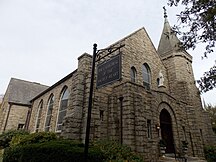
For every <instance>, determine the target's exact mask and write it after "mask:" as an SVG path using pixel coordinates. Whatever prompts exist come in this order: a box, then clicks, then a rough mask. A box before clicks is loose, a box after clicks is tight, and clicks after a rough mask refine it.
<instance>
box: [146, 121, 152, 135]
mask: <svg viewBox="0 0 216 162" xmlns="http://www.w3.org/2000/svg"><path fill="white" fill-rule="evenodd" d="M147 137H148V138H152V130H151V120H147Z"/></svg>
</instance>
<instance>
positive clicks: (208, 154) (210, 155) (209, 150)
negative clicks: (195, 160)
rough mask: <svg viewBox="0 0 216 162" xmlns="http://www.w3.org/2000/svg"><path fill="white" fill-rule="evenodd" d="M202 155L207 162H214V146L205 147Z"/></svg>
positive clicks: (215, 158)
mask: <svg viewBox="0 0 216 162" xmlns="http://www.w3.org/2000/svg"><path fill="white" fill-rule="evenodd" d="M204 153H205V158H206V160H207V161H208V162H216V146H205V148H204Z"/></svg>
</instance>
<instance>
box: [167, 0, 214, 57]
mask: <svg viewBox="0 0 216 162" xmlns="http://www.w3.org/2000/svg"><path fill="white" fill-rule="evenodd" d="M168 4H169V6H177V5H178V4H182V5H183V6H184V9H183V11H181V12H180V13H179V14H178V15H177V16H178V18H179V20H180V24H179V25H175V26H174V30H175V31H176V32H177V33H178V34H180V35H181V36H182V37H181V39H182V41H183V46H184V47H185V48H186V49H191V48H192V49H195V48H196V45H197V44H198V43H205V44H206V47H205V53H204V56H205V57H206V56H207V54H208V53H211V52H213V49H214V47H215V40H216V1H215V0H168Z"/></svg>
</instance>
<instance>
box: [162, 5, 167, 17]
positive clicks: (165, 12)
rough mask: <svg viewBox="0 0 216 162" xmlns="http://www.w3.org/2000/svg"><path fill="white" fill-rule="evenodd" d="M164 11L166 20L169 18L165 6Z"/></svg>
mask: <svg viewBox="0 0 216 162" xmlns="http://www.w3.org/2000/svg"><path fill="white" fill-rule="evenodd" d="M163 9H164V18H167V12H166V8H165V6H163Z"/></svg>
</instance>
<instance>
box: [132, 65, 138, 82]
mask: <svg viewBox="0 0 216 162" xmlns="http://www.w3.org/2000/svg"><path fill="white" fill-rule="evenodd" d="M136 76H137V71H136V68H135V67H134V66H133V67H131V81H132V82H134V83H135V82H136Z"/></svg>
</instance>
